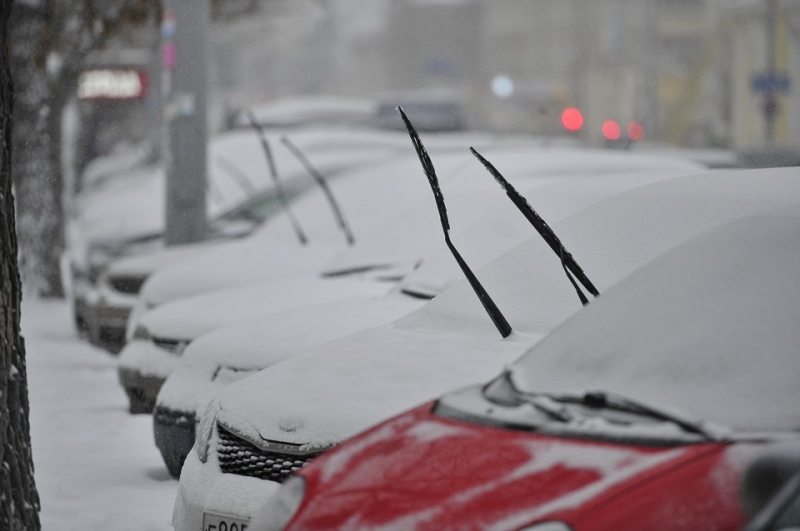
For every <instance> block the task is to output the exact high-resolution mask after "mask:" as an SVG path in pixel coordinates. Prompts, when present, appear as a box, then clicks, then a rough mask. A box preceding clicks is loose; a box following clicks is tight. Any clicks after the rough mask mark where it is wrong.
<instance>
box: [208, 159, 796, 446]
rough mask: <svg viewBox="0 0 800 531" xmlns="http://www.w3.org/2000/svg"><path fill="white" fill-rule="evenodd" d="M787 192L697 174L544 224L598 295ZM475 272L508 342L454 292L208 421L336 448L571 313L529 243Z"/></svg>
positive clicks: (326, 351)
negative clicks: (503, 318) (511, 329)
mask: <svg viewBox="0 0 800 531" xmlns="http://www.w3.org/2000/svg"><path fill="white" fill-rule="evenodd" d="M799 192H800V180H798V179H797V178H796V171H795V170H794V169H771V170H757V171H747V172H734V171H730V172H727V171H726V172H715V173H708V174H704V175H698V176H690V177H683V178H679V179H675V180H670V181H664V182H660V183H656V184H651V185H647V186H645V187H642V188H638V189H634V190H632V191H629V192H625V193H623V194H620V195H618V196H614V197H612V198H611V199H608V200H606V201H604V202H602V203H599V204H597V205H595V206H594V207H590V208H588V209H586V210H584V211H582V212H579V213H578V214H576V215H574V216H572V217H570V218H568V219H567V220H565V221H564V222H562V223H560V224H556V226H555V227H554V228H555V229H556V232H557V233H558V234H559V235H560V236H561V238H562V241H563V242H564V243H565V245H566V246H567V247H568V248H570V250H571V251H572V253H573V254H574V255H575V256H576V258H577V259H578V261H579V262H581V264H582V265H583V266H584V268H585V269H586V271H587V273H588V275H589V277H590V278H592V279H593V280H594V281H595V283H596V284H598V285H599V286H600V287H601V290H604V289H605V288H607V287H609V286H610V285H611V284H613V283H614V282H615V281H617V280H619V279H621V278H622V277H624V276H625V275H626V274H628V273H630V272H632V271H633V270H635V269H636V268H637V267H639V266H641V265H642V264H644V263H646V262H648V261H649V260H651V259H653V258H655V257H656V256H658V255H659V254H661V253H663V252H665V251H667V250H668V249H670V248H672V247H674V246H676V245H678V244H680V243H681V242H682V241H685V240H687V239H689V238H691V237H693V236H695V235H697V234H699V233H701V232H703V231H704V230H708V229H711V228H714V227H715V226H719V225H720V224H723V223H725V222H727V221H730V220H732V219H736V218H739V217H743V216H747V215H752V214H755V213H758V212H763V211H767V210H771V209H772V208H776V207H780V206H783V205H792V204H795V203H796V202H798V199H797V198H798V197H800V193H799ZM659 205H660V206H659ZM573 244H574V245H573ZM597 255H601V256H597ZM589 257H592V259H591V260H588V258H589ZM550 270H552V271H550ZM477 275H478V277H479V278H481V279H482V280H483V281H484V284H485V285H486V287H487V290H488V291H489V293H490V294H491V295H492V297H493V298H494V299H495V301H496V302H497V303H498V305H499V306H500V307H501V309H502V310H503V311H504V312H505V313H506V315H507V317H509V320H510V321H511V323H512V325H513V326H515V327H516V328H517V330H518V331H517V332H515V333H514V334H512V335H511V337H510V338H508V339H506V340H500V337H499V335H498V333H497V331H496V330H495V329H494V328H493V327H492V325H491V322H490V321H489V319H488V318H487V316H486V315H485V313H484V312H483V310H482V308H481V307H480V304H479V303H478V302H477V300H476V298H475V295H474V293H472V292H471V291H467V290H468V289H469V288H468V287H466V286H463V285H461V284H457V285H455V286H453V287H452V288H450V289H448V290H447V291H445V292H444V293H442V294H441V295H439V296H438V297H437V298H435V299H434V300H433V301H431V302H430V303H428V304H426V305H424V306H423V307H421V308H420V309H419V310H416V311H414V312H412V313H411V314H409V315H407V316H406V317H404V318H401V319H400V320H398V321H396V322H395V323H393V324H391V325H386V326H383V327H379V328H374V329H370V330H364V331H361V332H358V333H356V334H354V335H351V336H348V337H345V338H341V339H338V340H336V341H332V342H330V343H327V344H325V345H322V346H320V347H318V348H316V349H313V350H311V351H309V352H306V353H303V354H301V355H298V356H295V357H293V358H290V359H287V360H285V361H282V362H279V363H277V364H275V365H273V366H272V367H270V368H268V369H266V370H264V371H261V372H260V373H258V374H255V375H253V376H251V377H249V378H246V379H244V380H241V381H240V382H237V383H235V384H232V385H231V386H229V387H227V388H225V389H224V390H223V391H222V392H221V393H220V396H219V404H220V407H222V409H223V411H224V415H222V416H221V417H220V421H221V422H223V423H235V428H236V430H237V432H238V433H242V434H243V435H248V434H249V435H251V436H255V434H256V433H258V434H260V435H259V436H260V437H264V438H266V439H271V440H278V441H284V442H294V443H300V444H304V443H305V444H318V445H325V444H331V443H333V442H338V441H340V440H342V439H344V438H347V437H349V436H351V435H353V433H354V431H357V430H360V429H364V428H366V427H367V426H369V425H371V424H373V423H375V422H377V421H379V420H381V419H383V418H386V417H388V416H391V415H393V414H396V413H399V412H400V411H402V410H403V409H406V408H408V407H411V406H413V405H414V404H416V403H419V402H421V401H422V400H424V399H426V398H434V397H436V396H437V395H439V394H440V393H442V392H444V391H446V390H447V389H448V388H454V387H458V386H462V385H466V384H469V383H473V382H475V381H480V380H481V379H484V378H483V377H484V376H486V375H488V374H490V373H496V372H498V371H499V370H500V369H501V367H502V366H503V364H504V363H507V362H508V361H510V359H512V358H513V357H515V356H516V355H518V354H521V353H522V352H523V351H524V350H525V349H526V348H527V347H526V345H530V344H531V343H533V342H535V341H536V340H537V339H538V338H539V337H541V334H542V333H544V332H546V331H548V326H549V327H550V328H552V327H554V326H555V325H557V324H558V323H559V322H560V321H563V320H564V319H566V318H567V317H569V316H570V315H571V314H572V313H574V312H576V311H577V310H578V309H580V308H581V305H580V303H579V302H578V299H577V297H576V295H575V292H574V290H573V289H572V287H571V286H570V285H569V283H568V281H567V279H566V277H565V276H564V274H563V270H562V269H561V264H560V262H559V261H558V260H557V259H554V255H553V253H552V251H551V250H550V249H549V248H546V247H544V244H542V243H541V240H540V239H539V238H538V236H537V237H535V238H531V239H529V240H527V241H525V242H524V243H523V244H520V245H519V246H517V247H516V248H514V249H512V250H511V251H509V252H508V253H506V254H505V255H503V256H502V257H501V258H498V259H497V260H495V261H493V262H492V263H490V264H489V265H488V266H486V267H484V268H482V269H481V270H479V271H478V272H477ZM551 312H552V313H553V315H551V314H550V313H551ZM320 404H324V405H325V407H324V408H323V407H320ZM287 427H290V428H291V429H285V428H287Z"/></svg>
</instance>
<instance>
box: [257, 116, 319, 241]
mask: <svg viewBox="0 0 800 531" xmlns="http://www.w3.org/2000/svg"><path fill="white" fill-rule="evenodd" d="M247 117H248V119H249V120H250V125H252V126H253V129H255V130H256V133H257V134H258V138H259V140H260V141H261V149H262V150H263V151H264V157H265V158H266V159H267V166H268V168H269V175H270V177H271V178H272V182H273V183H274V184H275V191H276V192H277V196H278V201H280V204H281V208H282V209H283V211H284V212H285V213H286V217H287V219H288V220H289V223H290V224H291V225H292V228H293V229H294V233H295V235H296V236H297V239H298V241H300V245H308V238H307V237H306V235H305V233H304V232H303V229H302V228H301V227H300V222H299V221H297V218H296V217H295V216H294V213H293V212H292V209H291V208H289V201H288V200H287V199H286V193H285V192H284V189H283V183H281V180H280V179H279V178H278V169H277V168H276V167H275V159H274V158H273V157H272V149H270V147H269V140H268V139H267V133H266V132H265V131H264V127H263V126H262V125H261V124H260V123H259V122H258V119H256V115H255V114H254V113H253V111H250V112H248V113H247Z"/></svg>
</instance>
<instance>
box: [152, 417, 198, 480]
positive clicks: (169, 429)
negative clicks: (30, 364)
mask: <svg viewBox="0 0 800 531" xmlns="http://www.w3.org/2000/svg"><path fill="white" fill-rule="evenodd" d="M194 432H195V414H194V413H193V412H192V413H187V412H185V411H175V410H171V409H168V408H165V407H161V406H158V407H156V408H155V411H154V412H153V437H154V439H155V442H156V447H157V448H158V450H159V451H160V452H161V457H162V458H163V459H164V464H165V465H166V466H167V470H169V473H170V475H172V477H174V478H177V477H179V476H180V474H181V468H182V467H183V462H184V461H185V460H186V456H187V455H188V454H189V452H190V451H191V449H192V446H193V445H194Z"/></svg>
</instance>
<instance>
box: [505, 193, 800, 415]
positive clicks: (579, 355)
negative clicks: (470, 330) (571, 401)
mask: <svg viewBox="0 0 800 531" xmlns="http://www.w3.org/2000/svg"><path fill="white" fill-rule="evenodd" d="M797 198H798V196H795V199H796V200H797V201H798V202H800V200H798V199H797ZM798 271H800V215H798V214H797V207H796V206H795V207H794V208H792V210H787V211H784V212H781V213H779V214H775V215H772V216H764V217H755V218H751V219H745V220H740V221H736V222H733V223H730V224H727V225H725V226H723V227H721V228H719V229H717V230H713V231H710V232H709V233H706V234H703V235H702V236H699V237H697V238H695V239H693V240H691V241H689V242H688V243H686V244H685V245H682V246H680V247H679V248H677V249H675V250H674V251H673V252H670V253H667V254H666V255H664V256H662V257H660V258H659V259H658V260H656V261H655V262H653V263H651V264H649V265H648V266H646V267H644V268H642V269H641V270H639V271H637V272H636V273H634V274H633V275H631V276H630V277H629V278H628V279H627V280H626V281H625V282H622V283H620V284H619V285H618V286H616V287H615V288H613V289H612V290H610V291H609V292H608V293H607V294H606V295H604V296H603V297H601V298H600V299H599V300H598V301H597V304H593V305H591V306H590V307H589V308H587V310H586V311H584V312H581V313H580V314H579V315H578V316H576V317H575V318H574V319H572V320H570V321H568V322H567V323H565V324H564V325H563V326H562V327H561V328H559V329H558V330H557V331H556V332H554V333H553V334H551V335H550V336H549V337H548V338H547V340H545V341H543V342H542V343H541V344H540V345H539V346H538V347H537V348H535V349H533V351H532V352H530V354H528V355H526V356H525V357H523V358H522V359H520V360H519V361H518V362H517V363H516V364H514V366H513V372H512V374H513V378H514V382H515V383H516V385H517V386H518V387H519V388H521V389H522V390H536V391H570V390H586V389H594V388H596V387H597V386H598V384H599V383H600V382H601V383H602V384H601V385H602V389H604V390H607V391H611V392H615V393H620V394H623V395H626V396H630V397H634V398H636V399H637V400H643V401H645V402H648V403H652V404H660V405H668V406H670V407H674V408H678V409H681V410H684V411H687V412H689V413H691V414H692V415H694V416H695V417H698V418H702V419H705V420H708V421H711V422H715V423H718V424H722V425H726V426H729V427H732V428H741V429H748V430H776V429H777V430H797V429H798V428H799V427H800V411H798V408H797V404H800V386H798V385H797V381H798V377H799V376H800V356H798V355H797V354H798V350H797V349H798V345H800V327H798V326H797V324H798V320H797V316H798V314H800V282H798V281H797V272H798ZM609 330H613V331H614V333H613V334H611V333H609V332H608V331H609ZM676 330H680V333H677V334H676Z"/></svg>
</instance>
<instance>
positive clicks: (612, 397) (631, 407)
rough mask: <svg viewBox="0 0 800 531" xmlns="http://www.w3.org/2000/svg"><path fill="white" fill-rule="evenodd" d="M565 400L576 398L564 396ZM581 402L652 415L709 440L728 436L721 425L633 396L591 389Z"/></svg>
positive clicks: (580, 399) (590, 405) (587, 404)
mask: <svg viewBox="0 0 800 531" xmlns="http://www.w3.org/2000/svg"><path fill="white" fill-rule="evenodd" d="M564 399H565V400H569V401H572V400H575V398H574V397H573V398H564ZM578 400H579V402H580V403H581V404H583V405H585V406H588V407H593V408H611V409H615V410H618V411H625V412H628V413H634V414H637V415H642V416H645V417H650V418H654V419H658V420H663V421H666V422H671V423H672V424H675V425H677V426H679V427H680V428H681V429H683V430H684V431H687V432H689V433H695V434H697V435H700V436H702V437H703V438H704V439H707V440H709V441H720V440H724V439H726V438H727V435H728V434H727V431H726V430H725V429H723V428H721V427H717V426H713V425H711V424H709V423H708V422H705V421H702V420H698V419H695V418H692V417H689V416H688V415H683V414H681V413H677V412H675V411H670V410H668V409H664V408H660V407H657V406H652V405H650V404H646V403H644V402H641V401H639V400H635V399H633V398H628V397H626V396H623V395H620V394H616V393H610V392H608V391H590V392H587V393H584V395H583V396H582V397H578Z"/></svg>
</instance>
